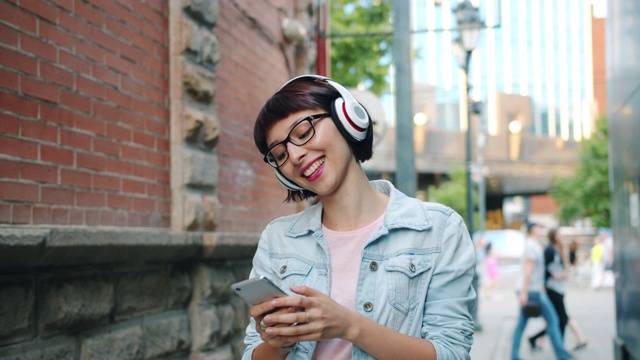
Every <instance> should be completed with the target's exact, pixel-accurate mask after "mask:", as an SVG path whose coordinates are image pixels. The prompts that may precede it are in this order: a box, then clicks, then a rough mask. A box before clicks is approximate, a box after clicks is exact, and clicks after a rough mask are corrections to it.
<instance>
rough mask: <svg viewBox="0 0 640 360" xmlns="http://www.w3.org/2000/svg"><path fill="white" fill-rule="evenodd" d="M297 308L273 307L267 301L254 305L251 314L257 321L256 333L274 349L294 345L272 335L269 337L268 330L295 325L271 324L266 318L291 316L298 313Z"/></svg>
mask: <svg viewBox="0 0 640 360" xmlns="http://www.w3.org/2000/svg"><path fill="white" fill-rule="evenodd" d="M296 311H297V310H296V308H294V307H273V306H271V304H270V301H265V302H263V303H260V304H257V305H254V306H253V307H252V308H251V310H249V314H251V316H252V317H253V318H254V319H255V321H256V331H257V332H258V334H260V337H261V338H262V340H263V341H264V342H265V343H267V344H268V345H269V346H271V347H274V348H282V347H287V346H290V345H293V343H292V342H289V341H286V340H284V339H281V338H276V337H274V336H272V335H269V334H268V333H267V332H266V330H267V329H268V328H269V327H285V326H291V325H292V324H293V322H291V323H286V322H280V323H276V322H270V323H267V322H266V321H265V319H264V318H265V317H266V316H269V315H281V314H291V313H294V312H296Z"/></svg>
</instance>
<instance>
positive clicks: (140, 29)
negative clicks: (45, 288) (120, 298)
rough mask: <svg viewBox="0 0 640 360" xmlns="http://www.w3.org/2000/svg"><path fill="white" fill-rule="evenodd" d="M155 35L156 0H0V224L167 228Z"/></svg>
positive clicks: (161, 85)
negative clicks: (87, 0)
mask: <svg viewBox="0 0 640 360" xmlns="http://www.w3.org/2000/svg"><path fill="white" fill-rule="evenodd" d="M18 4H19V5H18ZM167 43H168V33H167V4H166V1H162V0H152V1H142V0H136V1H95V2H86V1H75V0H66V1H63V0H38V1H20V2H16V1H7V0H0V59H1V63H0V109H1V110H0V223H12V224H56V225H90V226H94V225H117V226H136V227H140V226H142V227H167V226H168V224H169V214H170V208H169V207H170V202H169V165H168V164H169V141H168V136H169V131H168V123H167V122H168V95H167V88H168V80H167V79H168V59H167V57H168V47H167Z"/></svg>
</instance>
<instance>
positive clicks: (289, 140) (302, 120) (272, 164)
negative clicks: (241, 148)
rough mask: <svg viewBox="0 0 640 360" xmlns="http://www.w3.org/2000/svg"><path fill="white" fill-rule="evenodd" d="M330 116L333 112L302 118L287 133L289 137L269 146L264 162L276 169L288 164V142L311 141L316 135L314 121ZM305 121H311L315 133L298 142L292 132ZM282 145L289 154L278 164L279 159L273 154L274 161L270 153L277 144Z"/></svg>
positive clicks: (297, 144) (298, 144) (296, 144)
mask: <svg viewBox="0 0 640 360" xmlns="http://www.w3.org/2000/svg"><path fill="white" fill-rule="evenodd" d="M329 116H331V114H329V113H321V114H315V115H309V116H307V117H305V118H303V119H300V121H298V122H297V123H296V124H295V125H293V127H292V128H291V130H289V134H287V137H286V138H284V140H282V141H280V142H278V143H275V144H273V145H272V146H271V147H270V148H269V151H267V154H266V155H265V156H264V157H263V158H262V160H263V161H264V162H266V163H267V164H269V165H270V166H271V167H273V168H275V169H278V168H280V167H281V166H283V165H284V164H286V163H287V160H289V150H288V149H287V143H288V142H290V143H292V144H293V145H295V146H302V145H304V144H306V143H308V142H309V141H311V139H313V137H314V136H315V135H316V128H315V126H313V122H314V121H315V120H320V119H324V118H326V117H329ZM305 121H308V122H309V125H311V130H312V131H313V134H311V136H309V138H308V139H307V140H306V141H305V142H302V143H296V142H294V141H293V140H292V139H291V133H293V130H295V129H296V127H298V126H299V125H300V124H302V123H303V122H305ZM280 145H284V148H285V154H287V158H286V159H284V161H283V162H282V164H280V165H278V164H277V161H276V160H275V157H274V156H273V155H272V156H271V159H273V162H271V161H269V155H270V154H271V150H273V149H275V148H276V147H277V146H280Z"/></svg>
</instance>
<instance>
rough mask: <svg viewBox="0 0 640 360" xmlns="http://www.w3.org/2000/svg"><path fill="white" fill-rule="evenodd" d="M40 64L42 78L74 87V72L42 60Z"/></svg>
mask: <svg viewBox="0 0 640 360" xmlns="http://www.w3.org/2000/svg"><path fill="white" fill-rule="evenodd" d="M39 65H40V77H41V78H43V79H45V80H47V81H51V82H54V83H56V84H60V85H63V86H65V87H68V88H73V84H74V78H75V75H74V74H73V73H71V72H70V71H68V70H66V69H63V68H61V67H60V66H57V65H51V64H48V63H46V62H42V61H40V62H39Z"/></svg>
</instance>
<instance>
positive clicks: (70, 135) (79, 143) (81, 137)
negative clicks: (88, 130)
mask: <svg viewBox="0 0 640 360" xmlns="http://www.w3.org/2000/svg"><path fill="white" fill-rule="evenodd" d="M60 144H61V145H65V146H70V147H72V148H78V149H84V150H91V137H90V136H89V135H86V134H82V133H79V132H76V131H73V130H67V129H60Z"/></svg>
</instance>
